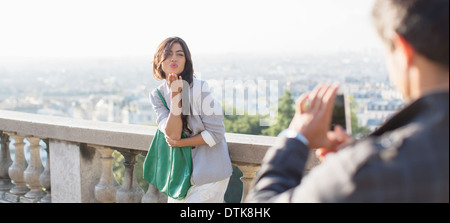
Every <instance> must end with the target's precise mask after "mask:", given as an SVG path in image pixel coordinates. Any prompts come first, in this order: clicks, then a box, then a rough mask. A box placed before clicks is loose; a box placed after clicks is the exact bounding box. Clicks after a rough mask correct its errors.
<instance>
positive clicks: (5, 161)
mask: <svg viewBox="0 0 450 223" xmlns="http://www.w3.org/2000/svg"><path fill="white" fill-rule="evenodd" d="M0 140H1V144H0V147H1V150H0V200H2V199H3V196H4V195H5V193H6V192H8V191H9V190H10V189H11V188H12V187H13V184H12V183H11V179H10V178H9V174H8V169H9V166H11V164H12V160H11V156H10V155H9V136H8V135H6V134H3V132H2V131H0Z"/></svg>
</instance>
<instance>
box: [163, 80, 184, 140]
mask: <svg viewBox="0 0 450 223" xmlns="http://www.w3.org/2000/svg"><path fill="white" fill-rule="evenodd" d="M177 79H178V78H177V76H176V74H169V77H168V80H167V84H168V85H169V87H170V91H171V98H172V100H171V103H170V114H169V117H168V118H167V124H166V129H165V131H166V136H168V137H170V138H171V139H173V140H180V139H181V132H182V131H183V121H182V120H181V112H182V107H181V106H182V105H181V93H180V92H181V91H180V89H178V86H179V85H180V83H181V87H182V86H183V84H182V82H181V76H180V77H179V79H178V80H180V81H179V82H178V81H176V80H177ZM172 83H173V84H172ZM174 89H176V90H174Z"/></svg>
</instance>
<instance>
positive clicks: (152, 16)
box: [0, 0, 379, 57]
mask: <svg viewBox="0 0 450 223" xmlns="http://www.w3.org/2000/svg"><path fill="white" fill-rule="evenodd" d="M373 2H374V0H271V1H265V0H257V1H253V0H226V1H213V0H170V1H162V0H160V1H150V0H145V1H144V0H141V1H138V0H121V1H119V0H71V1H66V0H26V1H25V0H0V56H38V57H39V56H52V57H53V56H68V57H71V56H76V57H78V56H135V55H139V56H140V55H153V54H154V51H155V49H156V47H157V45H158V44H159V43H160V42H162V41H163V40H164V39H165V38H166V37H169V36H179V37H181V38H183V39H184V40H185V41H186V42H187V44H188V46H189V47H190V49H191V52H192V53H193V54H208V53H213V54H222V53H249V52H253V53H269V54H270V53H273V54H280V53H285V52H290V53H303V52H322V51H325V52H329V51H336V50H359V49H364V48H378V47H379V40H378V38H377V36H376V34H375V31H374V29H373V27H372V25H371V22H370V9H371V6H372V4H373Z"/></svg>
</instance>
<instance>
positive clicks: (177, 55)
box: [162, 43, 186, 77]
mask: <svg viewBox="0 0 450 223" xmlns="http://www.w3.org/2000/svg"><path fill="white" fill-rule="evenodd" d="M185 63H186V57H185V56H184V51H183V48H182V47H181V45H180V44H179V43H174V44H173V45H172V49H170V53H169V56H168V57H167V58H166V60H164V61H163V62H162V69H163V71H164V73H165V74H166V77H168V76H169V74H171V73H175V74H177V75H180V74H181V72H183V70H184V64H185Z"/></svg>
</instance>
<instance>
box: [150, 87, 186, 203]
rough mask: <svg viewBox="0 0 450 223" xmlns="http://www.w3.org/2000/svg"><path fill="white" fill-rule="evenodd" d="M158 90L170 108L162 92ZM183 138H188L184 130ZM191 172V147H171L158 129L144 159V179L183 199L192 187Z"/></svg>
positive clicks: (159, 188)
mask: <svg viewBox="0 0 450 223" xmlns="http://www.w3.org/2000/svg"><path fill="white" fill-rule="evenodd" d="M157 91H158V94H159V97H160V98H161V100H162V102H163V103H164V106H166V108H167V109H169V108H168V107H167V104H166V101H165V100H164V98H163V96H162V95H161V92H160V91H159V90H158V89H157ZM181 138H187V136H186V134H184V132H182V133H181ZM191 174H192V154H191V147H170V146H169V145H168V144H167V142H166V138H165V135H164V133H163V132H161V131H160V130H159V129H158V130H157V131H156V134H155V137H154V138H153V141H152V144H151V145H150V148H149V150H148V153H147V157H146V158H145V161H144V171H143V177H144V180H146V181H147V182H149V183H150V184H152V185H153V186H155V187H156V188H158V190H159V191H161V192H163V193H165V194H167V195H168V196H170V197H171V198H174V199H177V200H181V199H183V198H185V197H186V194H187V192H188V190H189V188H190V187H191Z"/></svg>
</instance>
